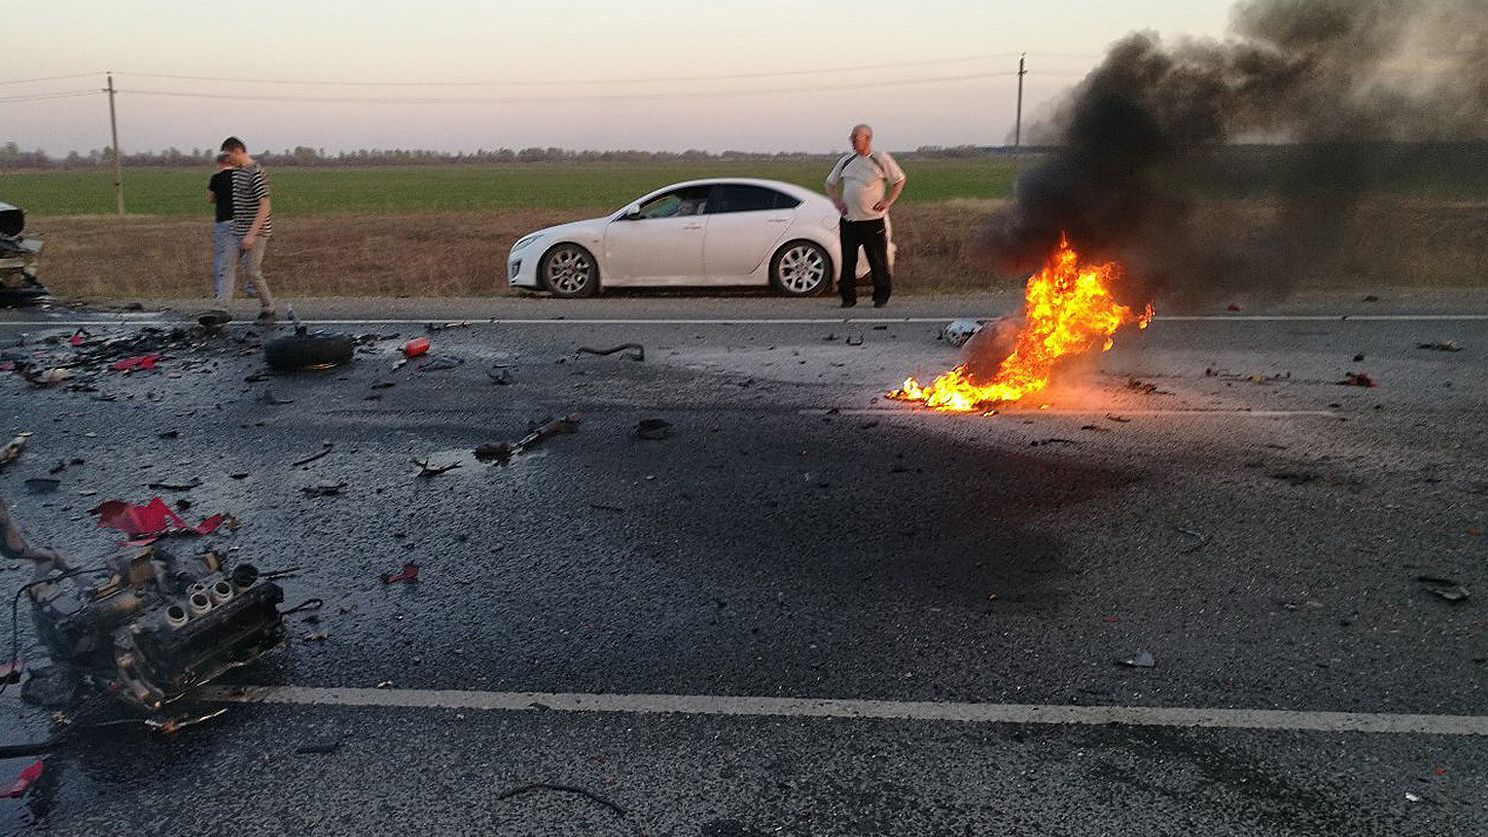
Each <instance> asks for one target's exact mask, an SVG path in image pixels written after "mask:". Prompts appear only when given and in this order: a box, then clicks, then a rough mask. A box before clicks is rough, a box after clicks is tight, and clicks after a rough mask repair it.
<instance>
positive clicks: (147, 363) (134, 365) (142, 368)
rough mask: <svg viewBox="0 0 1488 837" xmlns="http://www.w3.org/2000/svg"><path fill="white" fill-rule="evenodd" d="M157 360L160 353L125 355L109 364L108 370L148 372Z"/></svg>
mask: <svg viewBox="0 0 1488 837" xmlns="http://www.w3.org/2000/svg"><path fill="white" fill-rule="evenodd" d="M159 360H160V355H136V356H134V357H126V358H124V359H123V360H121V361H118V362H116V363H114V364H112V365H110V366H109V370H110V371H113V372H148V371H150V370H151V369H154V368H155V364H156V363H157V362H158V361H159Z"/></svg>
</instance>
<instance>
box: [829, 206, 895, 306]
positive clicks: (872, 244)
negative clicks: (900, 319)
mask: <svg viewBox="0 0 1488 837" xmlns="http://www.w3.org/2000/svg"><path fill="white" fill-rule="evenodd" d="M839 230H840V232H839V235H840V236H841V240H842V273H841V274H840V275H839V276H838V279H837V291H838V292H839V293H841V294H842V301H843V302H857V301H858V284H857V283H858V248H859V247H862V248H863V253H864V254H865V255H867V256H868V270H869V271H870V272H871V273H872V274H873V301H874V302H875V303H878V304H880V305H882V304H883V303H885V302H888V301H889V291H890V290H891V288H890V285H891V283H892V282H893V277H892V276H890V275H889V235H888V231H887V229H886V227H885V225H884V220H883V219H882V218H878V219H875V220H872V221H849V220H847V219H846V218H843V219H842V222H841V226H840V227H839Z"/></svg>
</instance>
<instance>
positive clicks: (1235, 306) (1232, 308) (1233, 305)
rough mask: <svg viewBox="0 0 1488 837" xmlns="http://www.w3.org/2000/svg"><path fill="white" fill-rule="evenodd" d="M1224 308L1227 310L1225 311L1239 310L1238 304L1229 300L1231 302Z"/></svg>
mask: <svg viewBox="0 0 1488 837" xmlns="http://www.w3.org/2000/svg"><path fill="white" fill-rule="evenodd" d="M1225 310H1227V311H1239V310H1240V306H1239V305H1236V304H1235V303H1233V302H1231V303H1230V304H1229V305H1228V306H1227V307H1226V309H1225Z"/></svg>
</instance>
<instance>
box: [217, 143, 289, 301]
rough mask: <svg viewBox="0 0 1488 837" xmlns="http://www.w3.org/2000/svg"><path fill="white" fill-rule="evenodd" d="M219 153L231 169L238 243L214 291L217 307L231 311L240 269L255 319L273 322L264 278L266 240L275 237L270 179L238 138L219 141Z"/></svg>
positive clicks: (267, 242)
mask: <svg viewBox="0 0 1488 837" xmlns="http://www.w3.org/2000/svg"><path fill="white" fill-rule="evenodd" d="M222 151H223V152H224V153H225V154H227V156H228V162H229V163H231V164H232V166H233V172H232V174H233V182H232V195H233V229H232V234H233V238H234V239H235V240H236V241H237V250H238V252H237V258H230V259H229V260H228V263H229V268H228V271H227V276H226V277H225V281H223V283H222V287H220V288H219V289H218V291H217V305H218V307H219V308H221V309H222V310H223V311H228V312H230V309H231V306H232V302H233V296H234V295H235V294H236V293H237V284H238V281H237V279H238V277H237V274H238V271H239V270H242V272H243V279H244V282H245V284H247V283H251V284H252V285H253V289H254V290H255V291H257V292H258V306H259V312H258V319H259V321H260V322H272V321H273V319H274V316H275V314H274V296H273V294H272V293H270V291H269V282H268V280H267V279H265V278H264V275H263V260H264V253H265V252H266V251H267V250H268V247H269V237H270V236H272V235H273V234H274V216H273V213H272V211H271V209H272V207H271V201H270V199H269V178H268V176H267V175H266V174H265V173H264V168H263V166H262V165H260V164H259V163H258V161H257V160H254V159H253V158H252V157H249V156H248V148H247V146H245V145H243V141H242V140H240V139H238V138H237V137H228V138H227V139H225V140H223V141H222Z"/></svg>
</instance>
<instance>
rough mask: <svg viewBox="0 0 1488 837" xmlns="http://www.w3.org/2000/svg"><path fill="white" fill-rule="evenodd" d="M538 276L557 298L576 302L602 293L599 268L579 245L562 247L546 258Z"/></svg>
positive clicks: (587, 252) (551, 252)
mask: <svg viewBox="0 0 1488 837" xmlns="http://www.w3.org/2000/svg"><path fill="white" fill-rule="evenodd" d="M537 275H538V278H540V279H541V280H542V283H543V286H544V287H546V288H547V289H548V290H549V291H551V292H552V294H553V295H554V296H561V297H564V298H566V299H573V298H575V297H581V296H594V292H595V291H597V290H599V265H598V264H596V263H595V262H594V256H593V254H591V253H590V252H589V251H588V250H585V249H584V248H583V247H580V246H579V245H577V244H559V245H558V246H557V247H554V248H553V249H551V250H549V251H548V252H546V253H544V254H543V257H542V261H540V262H538V263H537Z"/></svg>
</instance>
